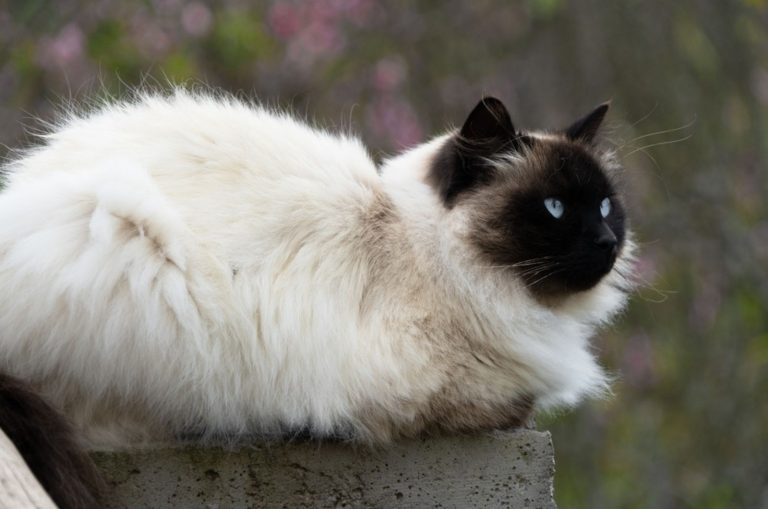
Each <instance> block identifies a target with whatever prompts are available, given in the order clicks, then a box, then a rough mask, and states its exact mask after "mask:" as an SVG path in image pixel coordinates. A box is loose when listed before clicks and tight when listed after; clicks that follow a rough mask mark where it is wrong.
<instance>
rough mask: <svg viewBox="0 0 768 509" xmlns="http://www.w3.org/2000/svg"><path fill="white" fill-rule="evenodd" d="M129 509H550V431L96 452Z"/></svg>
mask: <svg viewBox="0 0 768 509" xmlns="http://www.w3.org/2000/svg"><path fill="white" fill-rule="evenodd" d="M93 457H94V459H95V460H96V462H97V464H98V465H99V466H100V468H101V469H102V470H103V471H104V473H105V475H106V476H107V478H108V480H109V481H110V484H111V485H112V486H113V487H114V490H115V493H114V496H115V500H116V502H117V501H119V502H117V503H118V504H119V503H120V502H122V503H123V504H125V506H127V507H147V508H161V507H184V508H205V509H208V508H211V509H213V508H216V509H227V508H245V507H249V508H272V507H285V508H296V507H313V508H314V507H347V508H363V507H365V508H369V507H381V508H398V507H402V508H406V507H407V508H412V507H445V508H448V507H456V508H468V507H526V508H532V509H534V508H547V509H550V508H554V507H555V504H554V501H553V499H552V478H553V475H554V452H553V448H552V440H551V436H550V434H549V433H548V432H539V431H534V430H526V429H523V430H516V431H511V432H498V433H494V434H488V435H483V436H472V437H445V438H435V439H428V440H423V441H422V440H418V441H417V440H414V441H406V442H402V443H400V444H398V445H395V446H394V447H391V448H387V449H386V450H378V451H372V450H369V449H366V448H362V447H351V446H349V445H344V444H337V443H323V444H317V443H289V444H265V445H254V446H249V447H244V448H240V449H237V450H225V449H221V448H192V447H185V448H179V449H155V450H146V451H138V452H131V453H106V452H96V453H93Z"/></svg>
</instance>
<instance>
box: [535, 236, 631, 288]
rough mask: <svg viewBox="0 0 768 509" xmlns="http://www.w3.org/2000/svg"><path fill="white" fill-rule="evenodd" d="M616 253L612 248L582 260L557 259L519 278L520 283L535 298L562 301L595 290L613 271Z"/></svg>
mask: <svg viewBox="0 0 768 509" xmlns="http://www.w3.org/2000/svg"><path fill="white" fill-rule="evenodd" d="M619 252H620V248H619V247H618V246H613V247H611V248H610V249H603V250H595V251H593V252H591V253H590V254H588V255H586V256H581V257H561V258H558V259H556V260H555V261H553V263H552V264H551V265H550V266H548V267H546V268H545V269H542V270H540V271H538V272H535V273H528V274H523V279H524V281H525V283H526V286H528V288H529V289H530V290H531V292H532V293H534V295H536V296H539V297H549V298H551V297H566V296H568V295H571V294H574V293H578V292H583V291H587V290H590V289H592V288H594V287H595V286H597V285H598V284H599V283H600V281H602V279H603V278H604V277H605V276H607V275H608V274H609V273H610V272H611V271H612V270H613V267H614V265H615V264H616V259H617V258H618V256H619Z"/></svg>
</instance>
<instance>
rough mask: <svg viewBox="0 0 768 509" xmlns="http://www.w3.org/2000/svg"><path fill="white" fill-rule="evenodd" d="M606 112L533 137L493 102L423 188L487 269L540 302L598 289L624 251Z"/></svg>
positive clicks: (442, 155) (446, 146) (472, 119)
mask: <svg viewBox="0 0 768 509" xmlns="http://www.w3.org/2000/svg"><path fill="white" fill-rule="evenodd" d="M607 111H608V105H607V104H602V105H600V106H598V107H597V108H595V109H594V110H593V111H592V112H590V113H589V114H587V115H586V116H584V117H583V118H581V119H579V120H577V121H576V122H574V123H573V124H571V125H570V126H569V127H567V128H565V129H562V130H557V131H550V132H535V131H532V132H526V131H520V130H518V129H516V128H515V126H514V125H513V123H512V120H511V118H510V115H509V113H508V112H507V109H506V108H505V107H504V105H503V104H502V103H501V101H499V100H498V99H494V98H485V99H483V100H482V101H480V103H479V104H478V105H477V106H476V107H475V109H474V110H473V111H472V112H471V113H470V115H469V117H468V118H467V120H466V122H465V123H464V125H463V126H462V127H461V129H460V130H458V131H457V132H455V133H454V134H452V135H450V136H449V137H448V138H447V139H445V142H444V143H443V144H442V146H441V148H440V149H439V151H438V152H437V155H436V157H434V158H433V159H432V161H431V165H430V168H429V170H428V173H427V175H426V179H425V180H426V182H427V183H428V184H429V185H430V186H431V187H432V189H433V190H434V192H435V193H436V195H437V197H438V199H439V201H440V203H441V205H442V207H444V209H445V211H446V213H448V214H454V213H456V214H460V215H461V216H462V218H463V221H464V222H465V223H466V228H465V231H466V239H467V241H468V242H469V243H470V244H471V245H472V249H473V250H474V251H475V253H476V259H477V260H479V263H480V264H481V265H486V266H488V267H494V268H500V269H502V270H505V269H508V270H510V271H513V272H514V273H515V274H516V275H517V276H518V278H519V279H520V280H521V281H522V282H523V283H524V285H525V286H526V287H527V288H528V290H530V292H531V293H532V294H533V295H534V296H535V297H536V298H540V299H553V298H554V299H557V298H559V297H566V296H569V295H571V294H575V293H578V292H583V291H586V290H589V289H591V288H593V287H595V286H596V285H597V284H598V283H599V282H600V281H601V280H602V279H603V278H604V277H605V276H606V275H608V274H609V273H610V272H611V270H612V269H613V267H614V264H615V263H616V260H617V257H619V256H620V254H621V252H622V249H623V248H624V245H625V243H626V240H625V239H626V226H625V221H626V219H625V212H624V206H623V203H622V198H621V196H620V194H619V189H618V184H617V181H616V174H617V171H616V170H617V168H618V165H617V163H616V162H615V161H614V160H613V158H612V157H611V156H610V154H609V153H607V152H605V151H602V150H600V149H599V148H598V146H597V145H596V143H595V139H596V135H597V132H598V130H599V128H600V124H601V123H602V121H603V118H604V116H605V113H606V112H607Z"/></svg>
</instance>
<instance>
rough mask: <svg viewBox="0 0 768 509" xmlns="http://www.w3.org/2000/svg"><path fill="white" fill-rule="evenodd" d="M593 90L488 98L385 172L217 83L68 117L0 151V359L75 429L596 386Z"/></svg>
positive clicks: (133, 429) (614, 271) (227, 428)
mask: <svg viewBox="0 0 768 509" xmlns="http://www.w3.org/2000/svg"><path fill="white" fill-rule="evenodd" d="M606 111H607V105H602V106H600V107H598V108H597V109H595V110H594V111H592V112H591V113H590V114H588V115H586V116H585V117H584V118H582V119H580V120H578V121H576V122H575V123H573V124H572V125H571V126H570V127H568V128H567V129H564V130H559V131H552V132H526V131H520V130H518V129H517V128H515V126H514V125H513V123H512V121H511V119H510V116H509V114H508V112H507V110H506V109H505V107H504V106H503V105H502V103H501V102H500V101H498V100H496V99H493V98H486V99H483V100H482V101H481V102H480V103H479V104H478V105H477V106H476V107H475V109H474V110H473V111H472V112H471V113H470V115H469V117H468V118H467V120H466V122H465V123H464V125H463V126H462V127H461V128H460V129H459V130H456V131H451V132H449V133H447V134H445V135H443V136H439V137H437V138H435V139H433V140H432V141H430V142H428V143H425V144H423V145H421V146H418V147H416V148H414V149H412V150H409V151H407V152H405V153H404V154H402V155H400V156H397V157H394V158H392V159H390V160H388V161H386V162H385V163H384V164H383V165H382V167H381V168H380V171H379V169H377V167H376V165H375V164H374V162H373V161H372V160H371V158H370V156H369V155H368V153H367V152H366V149H365V148H364V147H363V146H362V145H361V143H360V142H359V141H358V140H357V139H355V138H351V137H348V136H342V135H335V134H331V133H329V132H327V131H323V130H319V129H316V128H313V127H310V126H308V125H306V124H305V123H302V122H300V121H298V120H296V119H294V118H291V117H290V116H288V115H286V114H282V113H276V112H273V111H268V110H266V109H263V108H260V107H256V106H253V105H248V104H244V103H242V102H239V101H237V100H235V99H232V98H217V97H213V96H210V95H205V94H193V93H189V92H184V91H178V92H176V93H174V94H172V95H170V96H160V95H147V96H144V97H142V98H141V99H140V100H137V101H133V102H124V103H118V104H112V105H108V106H106V107H103V108H101V109H100V110H98V111H95V112H93V113H90V114H87V115H83V116H76V115H73V116H72V117H71V118H69V119H67V120H66V121H64V122H63V123H62V124H61V125H60V127H58V128H56V129H54V130H53V131H52V132H51V133H49V134H47V135H45V136H44V143H43V144H42V145H41V146H40V147H38V148H35V149H33V150H30V151H28V152H26V153H24V154H23V155H22V156H21V157H19V158H18V159H16V160H15V161H13V162H11V163H9V164H8V165H6V167H5V173H6V175H7V186H6V189H5V190H3V191H2V193H0V218H2V221H0V289H1V291H0V372H4V373H7V374H10V375H13V376H16V377H19V378H21V379H23V380H24V381H26V382H27V383H29V384H31V385H33V386H34V387H35V388H36V389H38V390H40V391H41V392H42V393H43V394H44V395H45V396H46V397H47V398H48V399H49V400H50V401H52V402H54V403H55V405H56V406H57V407H58V409H60V410H61V411H62V412H64V413H65V414H66V415H67V416H68V418H69V419H71V420H72V421H73V422H74V424H75V425H76V427H77V428H78V429H79V431H80V432H81V433H82V435H83V437H84V438H85V439H86V441H87V442H88V443H90V444H91V445H95V446H127V445H132V444H138V443H144V442H150V441H170V440H174V439H175V438H177V437H179V436H200V437H203V438H205V437H241V436H246V435H252V434H258V435H263V434H266V435H273V434H280V433H284V432H286V431H289V432H290V431H295V430H306V431H308V432H309V433H310V434H311V435H312V436H314V437H323V436H334V437H345V438H351V439H356V440H361V441H368V442H376V443H382V442H386V441H388V440H391V439H393V438H397V437H400V436H413V435H417V434H421V433H423V432H456V431H471V430H482V429H491V428H499V427H508V426H516V425H519V424H521V423H522V422H524V421H525V420H526V418H527V417H528V415H529V413H530V412H531V411H532V410H533V409H538V408H549V407H552V406H556V405H572V404H574V403H576V402H577V401H579V400H580V399H581V398H582V397H584V396H586V395H595V394H598V393H600V392H601V391H603V390H604V389H605V388H606V378H605V376H604V374H603V372H602V371H601V369H600V368H599V367H598V365H597V364H596V362H595V359H594V357H593V355H592V354H591V353H590V351H589V344H588V339H589V337H590V335H591V334H592V333H593V330H594V328H595V327H596V326H597V325H598V324H600V323H603V322H605V321H607V320H608V319H609V318H611V317H612V316H613V315H614V314H615V313H616V311H617V310H619V309H620V308H621V307H622V305H623V304H624V302H625V297H626V291H627V289H628V285H629V283H628V281H627V279H626V278H625V274H626V273H627V271H628V263H629V259H630V255H631V249H632V244H631V241H630V240H629V239H628V235H627V231H626V229H625V228H626V227H625V218H624V209H623V207H622V199H621V196H620V194H619V188H618V184H617V177H618V170H619V167H618V164H617V162H616V161H615V159H614V157H613V155H612V154H611V153H610V152H608V151H605V150H602V149H600V148H599V147H598V145H597V144H595V141H594V140H595V136H596V133H597V131H598V128H599V126H600V124H601V122H602V120H603V117H604V115H605V113H606Z"/></svg>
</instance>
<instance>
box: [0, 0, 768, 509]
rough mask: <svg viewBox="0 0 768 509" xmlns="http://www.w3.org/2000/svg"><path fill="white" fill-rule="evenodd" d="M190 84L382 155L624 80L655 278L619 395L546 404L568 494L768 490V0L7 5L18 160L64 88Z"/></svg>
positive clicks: (604, 352) (547, 109) (595, 503)
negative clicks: (558, 406) (347, 133)
mask: <svg viewBox="0 0 768 509" xmlns="http://www.w3.org/2000/svg"><path fill="white" fill-rule="evenodd" d="M169 81H170V82H174V83H189V84H195V83H205V84H208V85H212V86H215V87H221V88H222V89H225V90H227V91H231V92H234V93H237V94H238V95H242V96H245V97H257V98H259V99H260V100H263V101H266V102H269V103H271V104H280V105H283V106H286V107H290V108H292V109H293V110H294V111H297V112H299V113H300V114H302V115H306V116H307V117H309V118H313V119H316V120H317V121H319V122H321V123H323V124H325V125H334V126H338V127H343V128H344V129H349V128H351V129H352V130H354V131H356V132H359V133H360V134H361V136H362V137H363V139H364V140H365V142H366V143H367V144H368V145H369V146H370V147H371V150H372V153H373V154H374V155H375V157H377V158H381V157H384V156H386V155H387V154H393V153H395V152H397V151H399V150H401V149H402V148H404V147H408V146H410V145H413V144H415V143H418V142H419V141H421V140H423V139H424V138H425V137H428V136H431V135H433V134H435V133H438V132H440V131H441V130H443V129H445V128H446V127H448V126H451V125H459V124H460V123H461V122H462V121H463V119H464V116H465V115H466V114H467V113H468V112H469V110H470V109H471V108H472V106H473V105H474V104H475V102H476V101H477V100H478V99H479V98H480V97H481V96H482V95H484V94H493V95H496V96H498V97H500V98H502V99H503V100H504V101H505V102H506V103H507V105H508V107H509V109H510V111H511V112H512V113H513V118H514V120H515V123H516V124H517V125H519V126H525V127H561V126H565V125H566V124H567V123H569V122H570V121H571V120H574V119H576V118H577V116H578V115H580V114H583V113H586V112H587V111H589V110H590V108H592V107H593V106H594V105H596V104H597V103H599V102H602V101H604V100H606V99H612V100H613V107H612V111H611V112H610V114H609V118H608V121H607V129H606V130H605V134H606V141H607V143H610V144H613V145H614V146H615V147H616V148H617V149H618V150H619V152H620V154H621V155H622V158H623V160H624V162H625V165H626V171H627V179H628V182H629V189H630V196H629V201H630V209H631V215H632V220H633V223H634V228H635V230H636V232H637V236H638V239H639V241H640V244H641V249H642V251H641V259H640V263H639V266H638V272H639V274H640V276H641V277H642V278H643V280H644V281H645V285H644V286H643V287H642V288H641V289H640V290H639V291H638V292H637V293H636V294H635V296H634V298H633V300H632V303H631V306H630V308H629V310H628V313H627V315H626V316H625V317H624V318H623V319H622V320H620V321H619V322H618V324H617V325H615V326H613V327H612V328H610V329H609V330H607V331H604V332H603V333H601V334H600V337H599V338H597V340H596V342H595V350H596V351H597V352H598V353H599V355H600V357H601V359H602V362H603V363H604V364H605V365H607V366H608V367H609V368H610V370H611V371H612V372H613V373H614V374H615V376H616V378H617V380H616V382H615V384H614V391H615V396H614V397H613V398H612V399H609V400H606V401H601V402H592V403H589V404H586V405H584V406H582V407H580V408H579V409H577V410H575V411H573V412H564V413H563V414H562V415H548V416H540V417H539V427H540V428H545V429H549V430H551V431H552V433H553V435H554V443H555V448H556V451H557V475H556V481H555V497H556V500H557V501H558V504H559V506H560V507H561V508H564V509H565V508H635V507H636V508H646V507H653V508H704V509H706V508H734V507H744V508H759V507H763V508H766V507H768V396H767V395H768V310H767V308H768V214H767V212H768V205H766V199H768V2H767V1H766V0H723V1H715V0H712V1H704V0H685V1H677V2H668V1H663V0H648V1H642V2H641V1H639V0H623V1H615V2H604V1H597V0H574V1H570V2H566V1H565V0H527V1H514V2H513V1H501V0H499V1H490V0H474V1H472V2H466V1H461V0H447V1H436V0H424V1H418V2H406V1H389V2H386V3H384V2H375V1H373V0H311V1H304V2H299V1H288V0H274V1H263V2H246V1H239V0H230V1H220V2H210V3H204V2H200V1H195V2H184V1H181V0H145V1H127V0H104V1H100V2H83V1H74V0H56V1H50V0H25V1H13V0H11V1H10V3H9V2H7V1H3V0H0V144H2V145H0V156H6V155H7V154H8V150H9V148H10V147H19V146H25V145H28V144H30V143H33V142H34V139H33V137H32V136H31V135H30V134H29V133H30V132H36V131H39V129H40V128H41V125H40V123H39V122H36V121H35V120H34V119H35V118H37V117H42V118H44V119H48V118H51V116H52V114H53V112H54V110H55V106H56V105H60V104H62V103H63V102H67V101H69V100H76V101H77V100H82V99H84V98H88V97H93V96H95V95H103V93H104V92H105V91H106V92H109V93H111V94H114V95H116V96H120V95H124V94H126V93H128V92H129V90H130V89H131V88H132V87H135V86H137V85H140V84H142V83H144V84H148V85H152V86H157V85H159V86H163V85H164V84H167V83H168V82H169ZM0 220H1V219H0Z"/></svg>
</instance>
